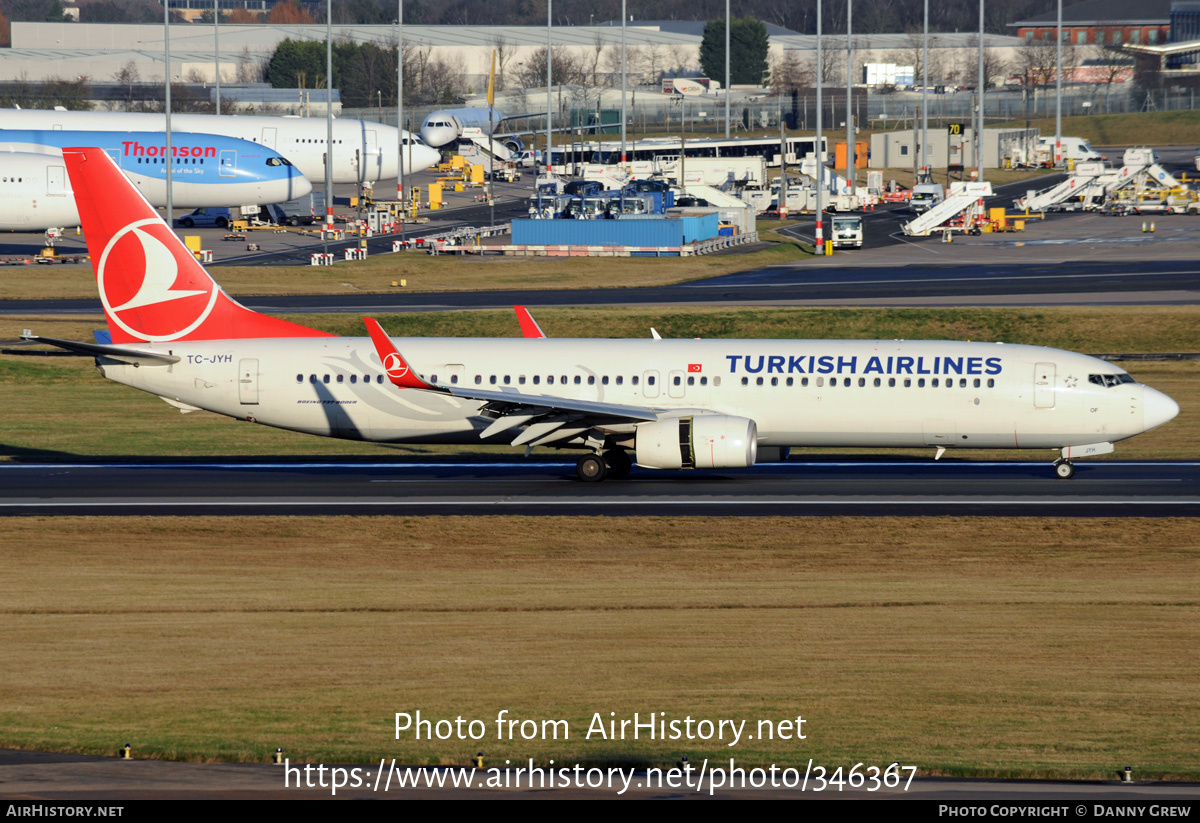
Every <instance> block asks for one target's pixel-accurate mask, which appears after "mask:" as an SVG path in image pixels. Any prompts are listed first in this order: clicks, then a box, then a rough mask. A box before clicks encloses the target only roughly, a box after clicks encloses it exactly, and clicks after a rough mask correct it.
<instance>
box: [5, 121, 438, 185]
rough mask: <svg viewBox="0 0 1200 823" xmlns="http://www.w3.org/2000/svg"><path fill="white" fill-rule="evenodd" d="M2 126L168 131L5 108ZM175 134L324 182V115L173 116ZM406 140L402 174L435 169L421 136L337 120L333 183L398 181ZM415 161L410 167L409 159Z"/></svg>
mask: <svg viewBox="0 0 1200 823" xmlns="http://www.w3.org/2000/svg"><path fill="white" fill-rule="evenodd" d="M0 123H3V125H4V128H8V129H68V130H71V129H78V130H81V131H153V132H162V131H163V130H164V129H166V117H165V115H162V114H144V113H139V112H115V111H60V110H59V109H54V110H35V109H4V112H3V116H2V117H0ZM171 127H172V131H174V130H175V129H178V130H179V131H187V132H195V133H198V134H219V135H221V136H223V137H237V138H239V139H242V140H249V141H250V142H252V143H259V144H261V145H263V146H266V147H267V148H269V149H274V150H275V151H277V152H279V153H280V154H282V155H283V156H284V157H286V158H287V159H288V160H291V161H292V164H293V165H295V167H296V168H298V169H299V170H300V173H301V174H303V175H304V176H305V177H307V178H308V179H309V180H310V181H312V182H314V183H316V182H324V180H325V141H326V140H327V139H328V133H327V131H328V127H327V125H326V121H325V118H324V117H259V116H255V115H241V114H237V115H234V114H173V115H171ZM401 136H403V138H404V142H405V145H404V172H405V174H412V173H413V172H417V171H424V170H425V169H427V168H429V167H430V166H434V165H437V163H438V162H439V161H440V160H441V159H442V158H441V154H440V153H439V152H437V151H435V150H434V149H431V148H430V147H429V146H426V145H425V144H424V143H422V142H421V138H420V137H418V136H416V135H411V134H409V133H408V132H407V131H404V132H401V130H400V129H397V128H396V127H395V126H385V125H383V124H382V123H372V122H370V121H369V120H341V119H336V120H334V121H333V144H334V151H333V182H335V183H374V182H377V181H379V180H388V179H392V178H395V177H396V173H397V162H398V160H397V156H398V154H399V151H398V148H399V147H398V146H397V142H396V141H397V140H399V139H400V138H401ZM410 158H411V161H412V162H411V164H410V163H409V160H410Z"/></svg>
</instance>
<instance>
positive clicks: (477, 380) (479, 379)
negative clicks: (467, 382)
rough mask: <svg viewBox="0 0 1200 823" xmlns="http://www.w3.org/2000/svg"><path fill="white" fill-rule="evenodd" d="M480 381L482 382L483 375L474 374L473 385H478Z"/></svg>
mask: <svg viewBox="0 0 1200 823" xmlns="http://www.w3.org/2000/svg"><path fill="white" fill-rule="evenodd" d="M482 382H483V375H482V374H477V375H475V385H476V386H478V385H479V384H480V383H482Z"/></svg>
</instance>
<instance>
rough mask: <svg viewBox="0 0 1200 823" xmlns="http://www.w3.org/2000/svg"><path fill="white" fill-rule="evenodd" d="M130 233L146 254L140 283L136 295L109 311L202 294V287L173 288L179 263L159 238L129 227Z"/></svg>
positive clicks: (151, 304)
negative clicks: (131, 229) (131, 230)
mask: <svg viewBox="0 0 1200 823" xmlns="http://www.w3.org/2000/svg"><path fill="white" fill-rule="evenodd" d="M133 233H134V235H136V236H137V239H138V240H139V241H140V242H141V244H142V251H143V252H144V253H145V255H146V273H145V275H144V276H143V277H142V285H141V286H140V287H139V288H138V290H137V294H135V295H134V296H133V297H132V298H130V299H129V300H128V301H126V302H125V303H123V304H121V305H120V306H113V309H112V310H113V311H114V312H118V311H125V310H126V309H140V308H142V307H143V306H153V305H154V304H155V303H166V302H167V301H168V300H179V299H180V298H183V297H193V296H195V295H197V294H204V293H205V291H206V290H205V289H175V288H172V287H173V286H174V285H175V278H176V277H178V276H179V264H178V263H177V262H176V261H175V255H173V254H171V250H170V249H169V248H167V247H166V245H165V244H163V242H162V241H161V240H159V239H158V238H156V237H152V236H150V235H149V234H147V233H146V232H144V231H142V230H141V229H136V228H135V229H133Z"/></svg>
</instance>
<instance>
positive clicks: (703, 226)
mask: <svg viewBox="0 0 1200 823" xmlns="http://www.w3.org/2000/svg"><path fill="white" fill-rule="evenodd" d="M679 222H680V223H682V224H683V242H684V243H695V242H697V241H698V240H712V239H713V238H714V237H716V236H717V230H718V229H719V228H720V225H721V221H720V218H719V217H718V216H717V213H716V212H712V213H711V214H683V215H680V217H679Z"/></svg>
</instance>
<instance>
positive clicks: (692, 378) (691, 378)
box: [688, 376, 696, 386]
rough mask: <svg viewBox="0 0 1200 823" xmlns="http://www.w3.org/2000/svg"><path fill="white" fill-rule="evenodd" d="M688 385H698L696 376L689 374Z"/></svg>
mask: <svg viewBox="0 0 1200 823" xmlns="http://www.w3.org/2000/svg"><path fill="white" fill-rule="evenodd" d="M688 385H689V386H694V385H696V378H694V377H691V376H689V377H688Z"/></svg>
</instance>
